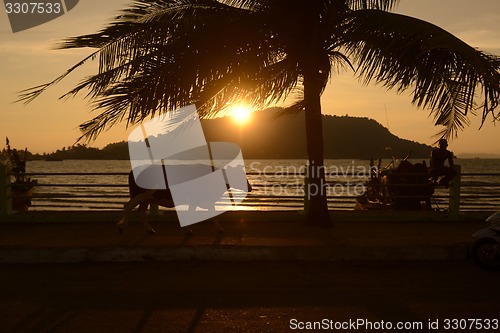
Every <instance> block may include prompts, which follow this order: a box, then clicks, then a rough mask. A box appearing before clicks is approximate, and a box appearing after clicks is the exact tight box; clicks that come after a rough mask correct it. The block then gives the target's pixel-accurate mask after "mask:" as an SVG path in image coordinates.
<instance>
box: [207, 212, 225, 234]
mask: <svg viewBox="0 0 500 333" xmlns="http://www.w3.org/2000/svg"><path fill="white" fill-rule="evenodd" d="M208 210H209V211H210V212H212V213H213V215H215V204H214V205H213V206H211V207H210V208H209V209H208ZM212 221H213V222H214V227H215V230H217V232H218V233H219V234H221V235H222V234H224V233H225V231H224V228H223V227H222V226H221V225H220V223H219V215H215V216H214V217H213V218H212Z"/></svg>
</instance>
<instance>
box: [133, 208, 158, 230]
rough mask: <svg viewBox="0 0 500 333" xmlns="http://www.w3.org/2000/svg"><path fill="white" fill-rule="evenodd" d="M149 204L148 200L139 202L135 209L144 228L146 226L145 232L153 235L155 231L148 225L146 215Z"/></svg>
mask: <svg viewBox="0 0 500 333" xmlns="http://www.w3.org/2000/svg"><path fill="white" fill-rule="evenodd" d="M149 204H150V203H149V202H148V201H146V202H142V203H140V204H139V209H138V210H137V211H138V212H139V219H140V221H141V222H142V224H143V225H144V228H146V231H147V233H148V234H152V235H154V234H156V231H155V230H154V229H153V228H151V226H150V225H149V223H148V216H147V214H146V212H147V210H148V206H149Z"/></svg>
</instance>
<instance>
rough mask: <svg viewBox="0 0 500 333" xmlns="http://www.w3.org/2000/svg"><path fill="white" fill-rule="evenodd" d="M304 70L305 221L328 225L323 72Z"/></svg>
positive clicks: (330, 221)
mask: <svg viewBox="0 0 500 333" xmlns="http://www.w3.org/2000/svg"><path fill="white" fill-rule="evenodd" d="M315 67H316V66H314V65H313V66H312V69H309V70H307V71H304V104H305V126H306V141H307V154H308V157H309V166H308V168H307V172H308V174H307V184H306V188H305V191H306V193H305V195H306V196H307V199H308V203H309V205H308V209H307V217H306V224H307V225H311V226H321V227H328V226H331V225H332V220H331V217H330V214H329V212H328V206H327V200H326V190H327V185H326V181H325V166H324V157H323V156H324V153H323V125H322V116H321V101H320V98H321V74H320V73H319V70H316V69H315Z"/></svg>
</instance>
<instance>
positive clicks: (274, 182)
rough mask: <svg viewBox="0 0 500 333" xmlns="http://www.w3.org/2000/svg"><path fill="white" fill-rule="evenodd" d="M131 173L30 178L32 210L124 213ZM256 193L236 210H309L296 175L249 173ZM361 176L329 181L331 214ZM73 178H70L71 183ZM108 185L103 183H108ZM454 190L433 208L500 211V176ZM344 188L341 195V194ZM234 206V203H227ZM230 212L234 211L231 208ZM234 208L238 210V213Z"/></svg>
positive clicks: (0, 175) (2, 185)
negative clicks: (269, 176)
mask: <svg viewBox="0 0 500 333" xmlns="http://www.w3.org/2000/svg"><path fill="white" fill-rule="evenodd" d="M127 175H128V174H127V173H29V174H26V176H30V177H34V178H36V179H37V180H38V184H37V186H36V188H35V190H34V194H33V197H32V206H31V208H30V209H31V210H121V209H122V208H123V204H124V203H125V202H126V201H127V198H128V185H127V183H126V181H127ZM247 175H248V178H249V180H250V183H251V184H252V187H253V191H252V192H251V193H249V194H248V195H247V197H246V198H245V200H244V201H243V202H242V203H240V204H239V205H238V207H237V208H236V209H240V210H301V209H303V208H304V179H303V178H301V177H297V175H294V176H290V177H286V175H282V176H283V177H281V178H279V179H268V180H262V179H259V177H258V176H259V174H257V173H248V174H247ZM359 176H360V175H357V177H356V180H349V181H347V182H346V180H345V179H342V177H341V176H338V177H337V179H335V177H328V178H327V187H328V188H329V192H328V193H327V195H328V206H329V208H330V209H338V210H352V209H354V206H355V201H356V197H357V196H358V195H360V194H361V193H360V190H361V189H362V188H363V186H364V184H365V182H366V181H367V180H368V175H366V177H365V178H363V177H359ZM69 177H71V178H69ZM104 177H105V178H106V183H103V182H102V180H103V178H104ZM453 184H455V187H453V186H452V187H451V188H450V189H445V188H444V187H436V188H435V192H434V195H433V196H432V201H431V204H432V206H433V208H438V209H450V210H452V211H456V212H458V210H460V211H477V210H488V211H491V210H499V209H500V173H482V174H481V173H463V174H460V173H459V176H458V177H457V179H456V180H454V183H453V182H452V185H453ZM341 189H342V191H341ZM15 197H16V194H14V193H11V191H10V174H9V173H8V171H7V170H6V169H5V168H4V169H1V168H0V215H1V214H8V213H10V211H11V207H10V206H9V205H10V201H11V200H12V199H13V198H14V199H15ZM223 204H227V205H228V206H230V203H229V202H227V203H223ZM230 209H231V208H230ZM233 209H234V208H233Z"/></svg>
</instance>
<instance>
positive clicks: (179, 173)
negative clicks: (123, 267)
mask: <svg viewBox="0 0 500 333" xmlns="http://www.w3.org/2000/svg"><path fill="white" fill-rule="evenodd" d="M216 170H218V169H214V168H213V167H212V166H210V165H206V164H185V165H169V166H163V165H151V166H148V167H147V168H145V169H144V170H142V171H141V172H138V175H135V177H134V170H132V171H130V172H129V174H128V187H129V194H130V200H129V201H128V202H127V203H126V204H125V205H124V210H123V218H122V219H121V220H120V221H119V222H118V223H117V226H118V232H119V234H122V233H123V231H124V227H125V226H126V225H127V224H128V220H129V215H130V213H131V211H132V210H133V209H134V208H135V207H137V206H139V208H138V213H139V219H140V221H141V222H142V224H143V225H144V227H145V228H146V231H147V233H149V234H156V231H155V230H154V229H153V228H152V227H151V226H150V225H149V223H148V221H147V215H146V211H147V209H148V207H149V206H150V205H153V204H156V205H158V206H162V207H167V208H173V207H175V206H176V205H188V206H189V209H188V211H189V212H195V210H196V208H197V207H199V208H203V209H208V210H209V211H211V212H213V211H215V203H216V202H217V201H219V200H220V199H221V196H222V195H223V194H224V193H225V192H226V191H229V190H230V188H234V189H237V190H242V191H245V192H251V191H252V186H251V185H250V183H249V182H248V179H247V178H246V174H245V169H244V168H243V166H241V165H240V166H235V167H232V166H227V167H225V168H223V169H221V170H222V173H223V175H224V179H225V185H226V186H225V188H224V189H221V188H218V189H217V188H215V191H211V192H210V193H209V195H207V191H206V190H205V191H190V192H186V191H181V193H180V195H179V193H176V196H175V202H174V196H173V195H172V192H171V190H170V188H171V187H172V186H175V185H181V184H182V183H184V182H187V181H191V180H193V179H196V178H199V177H203V176H206V175H209V174H210V173H212V172H214V171H216ZM169 174H170V175H174V174H175V175H176V177H175V179H174V181H172V184H170V183H169V180H168V178H167V175H169ZM159 175H162V176H163V177H161V178H162V179H158V176H159ZM228 178H229V179H240V180H241V179H244V180H245V181H244V182H242V181H236V182H234V181H232V182H230V184H229V182H228ZM162 182H163V183H162ZM137 183H140V184H141V185H143V184H144V183H149V184H154V183H156V185H153V186H151V187H159V189H149V188H143V187H141V186H139V185H138V184H137ZM158 183H160V185H158ZM235 186H236V187H235ZM148 187H149V186H148ZM212 216H213V215H212ZM213 221H214V224H215V227H216V229H217V230H218V232H219V233H221V234H223V233H224V229H223V228H222V226H221V225H220V223H219V222H218V220H217V219H214V220H213ZM188 232H189V233H190V234H192V233H193V232H192V229H189V231H188Z"/></svg>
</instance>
